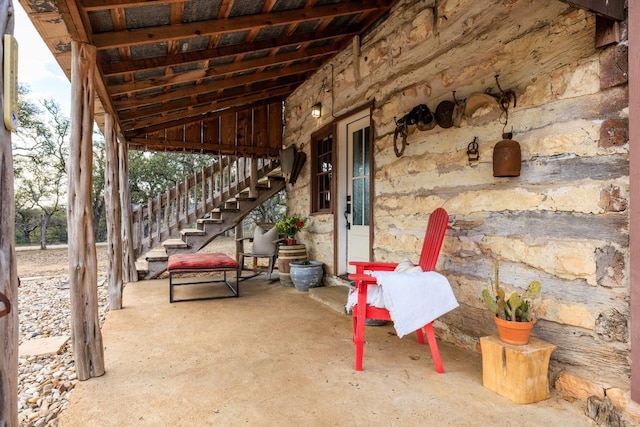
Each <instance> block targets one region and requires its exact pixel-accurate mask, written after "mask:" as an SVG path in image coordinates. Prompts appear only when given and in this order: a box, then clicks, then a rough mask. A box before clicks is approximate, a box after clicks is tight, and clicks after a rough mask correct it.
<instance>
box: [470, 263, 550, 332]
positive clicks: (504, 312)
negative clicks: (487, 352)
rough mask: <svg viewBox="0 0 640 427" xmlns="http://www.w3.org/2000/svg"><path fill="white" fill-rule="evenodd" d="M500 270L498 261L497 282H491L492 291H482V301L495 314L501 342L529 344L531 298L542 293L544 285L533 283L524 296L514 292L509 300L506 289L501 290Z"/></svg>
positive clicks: (496, 264) (495, 266) (496, 267)
mask: <svg viewBox="0 0 640 427" xmlns="http://www.w3.org/2000/svg"><path fill="white" fill-rule="evenodd" d="M498 270H499V262H498V261H497V260H496V262H495V264H494V274H495V281H492V280H490V284H489V285H490V289H484V290H483V291H482V299H483V300H484V302H485V303H486V304H487V306H488V307H489V310H491V311H492V312H493V313H494V314H495V317H494V319H495V322H496V327H497V328H498V336H499V337H500V340H502V341H503V342H505V343H507V344H514V345H524V344H528V343H529V336H530V334H531V329H532V328H533V323H534V321H533V319H532V316H531V298H533V297H535V296H536V295H538V294H539V293H540V290H541V289H542V285H541V284H540V282H538V281H532V282H531V283H529V286H528V287H527V289H526V290H525V291H524V293H523V294H522V295H519V294H518V293H517V292H513V293H512V294H510V295H509V297H508V298H507V295H506V293H505V291H504V289H502V288H500V281H499V276H498Z"/></svg>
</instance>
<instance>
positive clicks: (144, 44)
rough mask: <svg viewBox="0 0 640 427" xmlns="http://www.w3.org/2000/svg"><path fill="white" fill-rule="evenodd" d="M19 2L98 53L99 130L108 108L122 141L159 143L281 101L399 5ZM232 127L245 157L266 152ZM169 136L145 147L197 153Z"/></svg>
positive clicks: (265, 0) (385, 0)
mask: <svg viewBox="0 0 640 427" xmlns="http://www.w3.org/2000/svg"><path fill="white" fill-rule="evenodd" d="M19 1H21V2H22V3H23V4H25V9H26V10H27V12H28V13H29V14H30V17H31V19H32V20H34V21H35V20H38V21H39V23H38V25H36V27H38V28H45V29H47V31H49V33H50V34H51V35H53V34H56V35H58V34H67V38H66V39H65V40H64V43H68V42H69V39H71V40H77V41H79V42H82V43H86V44H88V45H92V46H93V47H95V48H96V50H97V60H96V67H97V71H98V75H97V79H96V82H95V85H96V92H97V95H98V98H99V102H98V104H100V105H97V106H96V120H97V121H98V122H99V124H101V127H102V123H101V122H100V121H101V120H103V117H104V114H102V112H103V111H104V112H106V113H109V114H112V116H113V117H114V118H115V121H116V125H117V128H118V129H119V130H120V132H121V135H122V137H123V139H127V138H129V139H130V138H145V139H153V138H156V139H157V135H155V136H154V135H152V134H153V133H154V132H158V131H162V130H163V129H174V130H172V132H175V129H176V128H179V127H180V126H188V125H190V124H191V123H194V124H195V123H199V122H200V121H201V120H203V119H204V118H206V117H211V116H215V115H217V114H223V113H224V114H226V113H229V112H233V111H237V112H238V114H243V113H242V111H244V110H246V109H247V108H255V107H259V106H260V105H266V104H268V105H271V104H273V103H274V102H275V103H280V105H282V102H283V100H284V99H286V97H287V96H289V95H290V94H291V93H292V92H293V91H294V90H295V89H296V88H298V87H299V86H300V85H301V84H302V83H303V82H304V81H305V80H306V79H308V78H309V77H310V76H311V75H312V74H313V73H314V72H316V71H317V70H318V69H320V67H322V66H323V64H325V63H326V61H327V60H328V59H329V58H330V57H331V56H333V55H335V54H336V53H337V52H339V51H340V50H342V49H343V48H345V47H346V46H347V45H348V43H349V42H350V40H352V38H353V37H354V36H356V35H363V33H364V32H365V31H367V30H368V29H369V28H370V27H371V26H372V25H373V24H374V23H375V22H377V20H378V19H379V18H380V17H381V16H382V15H383V14H384V13H386V12H387V11H388V10H389V9H390V8H391V7H392V6H393V5H394V4H395V3H396V2H397V1H398V0H362V1H358V2H355V1H351V0H334V1H332V2H331V3H325V2H319V1H317V0H299V1H291V0H258V1H255V2H247V1H238V0H218V1H215V2H211V3H203V2H193V1H189V0H106V1H104V0H58V1H57V2H53V3H51V4H50V5H49V4H48V5H47V7H46V8H39V9H42V10H36V8H34V7H32V6H33V5H32V4H30V3H29V0H19ZM44 9H46V10H44ZM60 18H62V19H60ZM47 39H49V40H51V39H52V37H47ZM54 44H55V42H50V46H53V45H54ZM57 46H60V43H58V44H57ZM52 50H53V49H52ZM55 53H56V52H54V54H55ZM67 55H68V54H67ZM60 58H61V59H60V61H61V63H62V62H63V61H67V62H68V57H66V59H63V57H62V56H60ZM67 74H68V71H67ZM100 107H101V108H100ZM270 108H272V107H270ZM273 108H274V109H275V110H278V108H275V107H273ZM275 110H274V111H275ZM279 110H280V114H278V115H274V116H270V119H269V120H270V122H269V126H271V127H270V129H271V130H272V132H269V133H268V134H269V135H271V136H276V135H278V134H282V132H281V129H280V132H276V131H273V126H274V125H275V124H274V123H273V120H276V119H277V120H279V125H280V127H282V126H283V124H282V114H281V107H280V109H279ZM256 111H261V110H256ZM244 122H246V120H245V121H244ZM225 123H226V125H225V126H226V127H228V126H229V125H230V123H231V122H229V121H227V122H225ZM231 125H232V126H236V129H235V131H236V132H237V138H238V140H239V141H240V145H241V146H242V147H243V148H242V150H243V153H245V154H246V153H247V151H246V150H248V153H249V154H251V150H253V149H255V150H256V151H255V154H256V155H263V154H264V152H265V151H264V149H263V148H264V147H263V148H261V149H260V150H257V147H253V146H252V145H251V144H246V143H245V142H246V141H242V139H243V138H246V135H245V134H246V129H243V128H241V124H235V125H234V124H233V123H231ZM262 125H265V124H264V123H263V124H262ZM226 127H225V129H226ZM225 131H226V130H225ZM257 132H258V133H259V134H260V135H265V132H264V130H262V131H257ZM172 135H173V134H171V135H169V136H170V137H167V138H164V139H162V144H161V145H158V144H149V143H147V144H145V147H151V148H156V147H157V148H158V149H160V147H161V149H163V150H186V151H190V150H196V148H195V147H196V145H197V144H196V145H193V144H191V142H190V143H189V144H186V140H181V139H180V138H176V137H174V136H172ZM128 142H130V141H128ZM268 144H272V147H270V149H269V150H267V151H268V152H269V153H270V154H269V155H273V153H274V152H277V151H278V150H279V149H280V148H281V146H280V144H281V140H280V139H279V138H277V137H275V138H273V139H272V140H271V141H269V142H268ZM136 146H137V147H139V146H140V145H136ZM247 147H248V148H247Z"/></svg>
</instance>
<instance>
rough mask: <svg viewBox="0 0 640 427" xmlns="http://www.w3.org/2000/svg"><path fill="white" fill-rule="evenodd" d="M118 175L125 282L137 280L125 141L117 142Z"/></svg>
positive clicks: (127, 154) (127, 155) (127, 156)
mask: <svg viewBox="0 0 640 427" xmlns="http://www.w3.org/2000/svg"><path fill="white" fill-rule="evenodd" d="M118 162H119V163H118V176H119V180H120V185H119V187H120V208H121V209H122V250H123V256H122V261H123V266H122V268H123V272H124V281H125V282H127V283H128V282H137V281H138V271H137V270H136V253H135V250H134V244H133V220H132V218H133V214H132V212H131V195H130V192H129V150H128V146H127V143H126V141H119V142H118Z"/></svg>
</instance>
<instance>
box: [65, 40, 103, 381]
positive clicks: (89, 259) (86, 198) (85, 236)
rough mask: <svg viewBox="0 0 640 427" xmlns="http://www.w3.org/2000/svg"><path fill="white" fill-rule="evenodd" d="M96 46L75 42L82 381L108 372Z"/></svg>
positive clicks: (72, 249) (72, 223)
mask: <svg viewBox="0 0 640 427" xmlns="http://www.w3.org/2000/svg"><path fill="white" fill-rule="evenodd" d="M95 69H96V48H95V47H94V46H91V45H89V44H85V43H80V42H77V41H72V42H71V137H70V141H69V162H68V174H69V188H68V193H67V194H68V202H67V227H68V233H69V234H68V235H69V285H70V288H71V336H72V337H73V356H74V360H75V363H76V372H77V374H78V379H79V380H81V381H84V380H87V379H89V378H91V377H96V376H100V375H103V374H104V350H103V345H102V333H101V332H100V322H99V318H98V266H97V258H96V241H95V235H94V232H93V210H92V205H91V192H92V190H93V176H92V168H93V165H92V163H93V146H92V137H93V106H94V96H95V91H94V80H93V79H94V74H95Z"/></svg>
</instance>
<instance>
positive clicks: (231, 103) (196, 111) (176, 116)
mask: <svg viewBox="0 0 640 427" xmlns="http://www.w3.org/2000/svg"><path fill="white" fill-rule="evenodd" d="M294 89H295V86H294V85H291V86H283V87H281V88H278V89H271V90H268V91H264V92H258V93H254V94H251V95H249V96H242V97H239V98H233V99H229V100H225V101H214V102H211V103H209V104H207V105H200V106H198V107H195V108H189V109H187V110H184V111H180V112H176V113H170V114H165V115H163V116H160V117H152V118H146V119H141V120H133V121H130V122H124V121H123V129H126V130H127V131H132V130H136V129H141V128H145V127H148V126H151V125H156V124H158V123H160V122H165V123H166V122H171V121H175V120H180V119H184V118H187V117H200V116H202V115H203V114H207V113H210V112H211V111H215V110H220V109H224V108H230V107H235V106H239V105H245V106H246V105H247V104H252V103H254V102H256V101H259V100H261V99H263V98H267V97H271V98H275V97H278V98H281V97H286V96H287V95H289V94H290V93H291V92H292V91H293V90H294Z"/></svg>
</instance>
